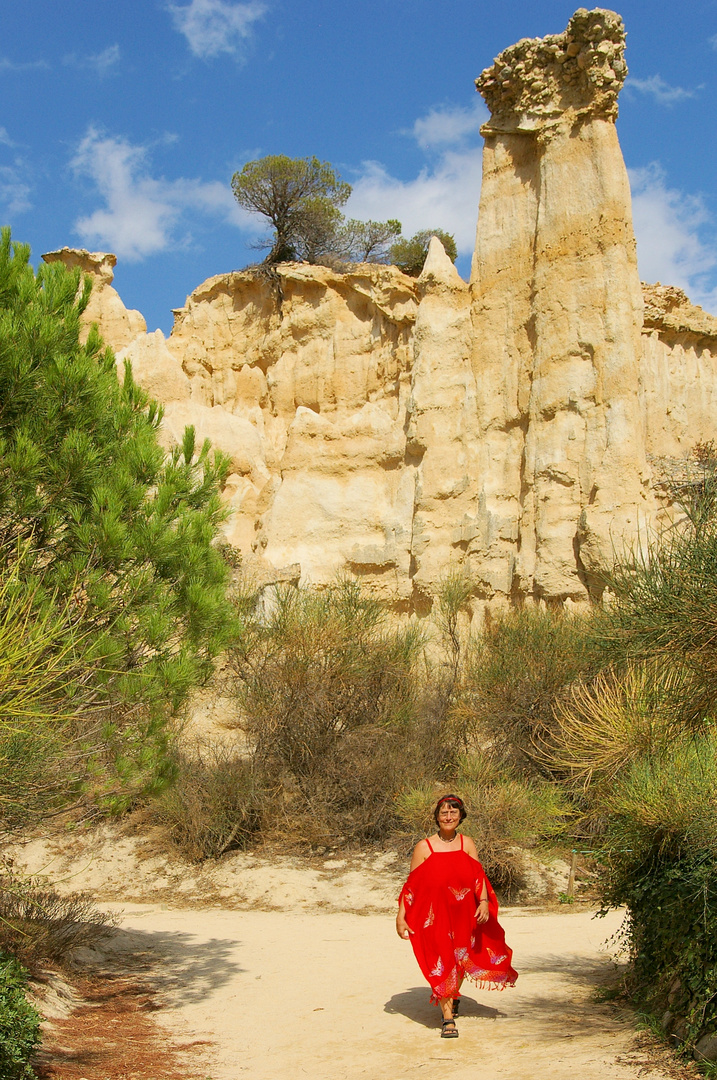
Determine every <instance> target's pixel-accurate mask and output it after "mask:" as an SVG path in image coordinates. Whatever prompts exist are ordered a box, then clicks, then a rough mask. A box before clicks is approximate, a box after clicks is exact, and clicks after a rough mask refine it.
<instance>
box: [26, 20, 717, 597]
mask: <svg viewBox="0 0 717 1080" xmlns="http://www.w3.org/2000/svg"><path fill="white" fill-rule="evenodd" d="M623 50H624V31H623V27H622V22H621V20H620V18H619V16H617V15H616V14H614V13H613V12H610V11H604V10H601V9H597V10H595V11H586V10H585V9H582V8H581V9H580V10H579V11H577V12H576V13H575V15H574V16H573V18H572V19H571V20H570V23H569V25H568V28H567V30H566V31H565V33H563V34H558V35H552V36H550V37H547V38H543V39H539V40H534V41H527V40H524V41H521V42H519V43H518V44H517V45H514V46H512V47H511V48H509V49H507V50H506V51H505V52H503V53H501V55H500V56H499V57H498V58H497V59H496V61H495V62H494V64H493V66H492V67H491V68H489V69H487V70H486V71H484V72H483V74H482V75H481V76H480V78H479V79H478V80H477V86H478V88H479V90H480V92H481V93H482V94H483V95H484V97H485V99H486V101H487V103H488V105H489V108H490V110H491V118H490V120H489V122H488V123H487V124H486V125H485V126H484V128H483V135H484V137H485V150H484V166H483V187H482V192H481V203H480V212H479V219H478V229H477V237H476V249H475V256H474V260H473V270H472V275H471V282H470V284H468V283H466V282H464V281H463V280H462V279H461V278H460V277H459V275H458V273H457V271H456V270H455V267H454V266H453V265H452V263H451V262H450V260H449V259H448V257H447V256H446V255H445V252H444V251H443V248H442V246H441V244H440V242H439V241H438V240H436V239H435V238H434V240H433V241H432V242H431V247H430V249H429V253H428V257H427V260H426V265H425V267H424V269H423V272H422V274H421V276H420V277H419V278H418V279H417V280H414V279H412V278H409V277H406V276H405V275H404V274H402V273H401V272H400V271H398V270H397V269H396V268H394V267H385V266H376V265H372V266H370V265H358V266H354V267H351V268H350V270H349V271H348V272H346V273H338V272H336V271H334V270H330V269H327V268H325V267H318V266H309V265H306V264H300V265H299V264H282V265H280V266H279V267H277V270H276V274H275V275H266V274H264V273H262V272H260V271H249V270H247V271H243V272H238V273H233V274H227V275H222V276H219V277H214V278H210V279H209V280H208V281H206V282H205V283H204V284H203V285H201V286H200V287H199V288H198V289H196V290H195V291H194V292H193V293H192V294H191V296H189V297H188V299H187V301H186V304H185V305H184V307H183V308H180V309H178V310H177V311H175V325H174V329H173V331H172V333H171V335H170V337H169V338H168V339H167V340H166V341H165V339H164V337H163V335H162V334H161V333H160V331H156V332H155V333H154V334H147V333H146V332H145V329H144V322H143V320H142V319H141V316H139V314H138V313H137V312H127V311H126V310H125V309H124V306H123V305H122V302H121V300H120V299H119V297H118V296H117V293H116V292H115V290H114V289H113V288H112V287H111V281H112V266H113V265H114V256H112V255H103V254H95V255H90V254H89V253H88V252H75V251H70V250H68V249H64V250H63V251H62V252H54V253H51V254H50V255H48V256H45V257H46V258H47V259H57V258H60V259H62V260H63V261H64V262H65V263H67V264H68V265H80V266H82V268H83V269H84V270H86V271H87V272H88V273H90V274H92V275H93V277H94V279H95V289H94V291H93V297H92V303H91V306H90V308H89V309H88V318H89V319H91V320H94V321H96V322H97V323H98V324H99V326H100V330H101V331H102V333H103V335H104V336H105V338H106V340H107V341H108V342H109V343H110V344H111V345H113V346H114V347H115V349H116V350H117V355H118V362H121V361H123V360H125V359H128V360H130V361H131V363H132V367H133V370H134V372H135V376H136V377H137V379H138V381H139V382H140V383H141V384H142V385H143V386H145V387H146V388H147V390H148V391H149V392H150V393H151V394H152V395H153V396H156V397H157V398H158V399H159V400H160V401H162V402H163V403H164V405H165V421H164V430H165V437H166V439H167V441H168V442H170V441H172V440H176V439H178V438H179V437H180V436H181V433H182V429H183V427H184V425H185V424H188V423H192V424H194V425H195V427H196V429H197V433H198V435H199V436H200V437H201V438H203V437H209V438H210V439H212V441H213V442H214V444H215V445H216V446H218V447H219V448H220V449H222V450H224V451H225V452H226V453H228V454H229V455H230V458H231V462H232V467H231V475H230V477H229V482H228V485H227V490H226V498H227V499H228V501H229V503H230V505H231V507H232V510H233V511H234V512H233V514H232V516H231V518H230V521H229V523H228V526H227V535H228V538H229V540H230V541H231V542H232V543H233V544H235V545H236V546H237V547H238V548H239V549H240V551H241V553H242V556H243V558H244V560H245V562H246V564H247V565H248V566H249V567H250V568H251V570H252V572H253V573H254V574H255V576H256V577H257V578H258V580H260V581H261V582H267V581H272V580H280V579H291V580H298V579H302V580H304V581H306V582H311V583H313V584H316V585H321V584H323V583H326V582H327V581H330V580H331V579H332V578H333V577H334V576H335V575H336V573H337V572H339V571H341V570H344V569H348V570H349V571H351V572H352V573H354V574H357V575H359V576H361V577H362V578H363V579H364V580H365V581H366V582H367V583H368V584H370V586H371V587H372V588H373V589H374V590H375V591H377V592H378V593H379V594H381V595H383V596H384V597H385V598H386V599H391V600H393V602H394V603H395V604H396V606H397V608H398V609H399V610H405V611H417V612H419V613H420V612H422V611H425V610H427V609H428V608H429V607H430V604H431V602H432V598H433V597H434V596H435V593H436V589H437V587H438V585H439V582H440V580H441V578H442V577H444V576H445V575H446V574H447V573H448V572H450V571H452V570H455V569H463V570H465V571H466V572H467V573H469V574H470V576H471V578H472V580H473V582H474V586H475V587H474V591H475V599H474V612H475V614H476V615H478V614H479V613H480V611H481V608H482V606H483V605H484V604H486V603H489V604H495V603H505V602H507V601H508V600H511V599H512V600H521V599H533V600H545V601H548V602H568V603H570V602H576V603H578V602H584V601H586V600H588V599H590V598H595V597H597V596H598V595H599V594H600V589H601V585H600V571H601V570H602V569H603V568H604V567H606V566H608V565H609V564H610V563H611V561H612V560H613V558H614V553H615V552H616V551H618V552H619V551H620V550H622V549H623V547H624V545H625V544H626V543H627V544H629V543H630V542H632V541H634V540H635V538H636V536H637V535H638V533H641V532H642V531H644V528H645V526H646V524H649V523H650V522H653V521H655V519H656V515H658V513H659V510H660V502H659V498H658V492H657V491H656V488H655V483H654V481H655V478H656V476H657V475H658V474H659V468H660V459H662V458H665V457H668V458H681V457H684V456H685V455H686V454H687V453H688V452H689V450H690V449H691V447H692V446H693V445H694V443H695V442H696V441H698V440H709V439H711V438H713V437H714V436H715V428H716V427H717V424H716V422H715V419H714V418H715V416H716V415H717V412H716V411H715V405H716V404H717V402H716V401H715V398H716V397H717V319H714V318H712V316H710V315H707V314H705V313H704V312H703V311H702V310H701V309H700V308H696V307H694V306H692V305H691V304H690V303H689V301H688V300H687V298H686V297H685V295H684V294H683V293H681V292H680V290H678V289H673V288H669V287H663V286H660V285H657V286H645V287H641V285H640V281H639V278H638V274H637V262H636V255H635V241H634V235H633V230H632V220H631V207H630V193H629V187H628V182H627V176H626V173H625V167H624V164H623V160H622V155H621V152H620V148H619V145H618V141H617V135H616V131H615V125H614V120H615V116H616V112H617V95H618V92H619V90H620V87H621V85H622V82H623V80H624V77H625V74H626V71H627V68H626V65H625V61H624V58H623Z"/></svg>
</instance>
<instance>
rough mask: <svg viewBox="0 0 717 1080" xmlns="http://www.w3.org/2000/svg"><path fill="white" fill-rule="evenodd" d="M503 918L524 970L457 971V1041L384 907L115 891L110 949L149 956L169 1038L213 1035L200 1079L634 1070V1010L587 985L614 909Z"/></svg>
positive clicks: (599, 978)
mask: <svg viewBox="0 0 717 1080" xmlns="http://www.w3.org/2000/svg"><path fill="white" fill-rule="evenodd" d="M503 921H504V925H505V928H506V933H507V937H508V941H509V943H510V944H511V946H512V947H513V949H514V962H515V964H516V967H517V969H518V971H519V972H520V978H519V981H518V984H517V986H516V987H515V988H513V989H512V990H511V989H508V990H505V991H503V992H502V993H498V992H490V991H484V992H481V991H479V990H477V989H475V988H474V987H472V986H466V996H465V998H464V1002H463V1008H462V1012H463V1015H462V1016H461V1017H460V1019H459V1030H460V1036H459V1038H458V1039H455V1040H451V1041H449V1040H442V1039H440V1038H439V1030H440V1027H439V1017H438V1010H437V1009H436V1008H435V1007H434V1006H431V1005H430V1004H429V1000H428V999H429V991H428V988H427V987H426V986H425V984H423V982H422V977H421V975H420V972H419V970H418V967H417V965H416V963H415V960H414V958H413V953H412V951H411V949H410V945H408V943H404V942H402V941H401V940H400V939H399V938H398V937H397V935H396V933H395V930H394V927H393V921H392V918H391V917H390V915H388V914H381V915H378V914H368V915H365V916H362V915H357V914H353V913H339V912H328V913H319V912H313V913H306V912H297V911H288V912H284V913H278V912H275V911H236V910H235V911H226V910H221V909H209V910H204V911H198V910H196V909H192V910H181V909H171V908H167V907H163V906H159V905H131V906H130V905H125V906H124V911H123V914H122V916H121V929H120V930H119V932H118V933H117V935H116V936H115V938H114V939H113V942H112V943H111V952H112V953H114V960H115V961H116V962H121V961H122V958H123V956H127V955H128V954H133V955H135V956H136V955H137V954H144V956H145V957H146V958H147V959H148V960H149V962H150V967H151V971H152V976H153V978H155V979H157V980H158V981H159V984H160V986H161V999H162V1001H163V1004H164V1008H163V1009H162V1010H161V1011H159V1012H157V1013H155V1014H154V1015H155V1018H156V1020H157V1021H158V1022H159V1024H160V1025H162V1026H164V1027H165V1028H166V1029H167V1032H168V1035H169V1036H170V1039H171V1040H172V1041H179V1042H182V1041H184V1042H185V1043H186V1042H187V1041H194V1040H210V1043H211V1045H210V1046H209V1047H208V1048H207V1049H206V1051H205V1052H204V1056H205V1060H206V1065H204V1064H203V1065H202V1067H201V1071H200V1072H197V1073H196V1076H197V1080H204V1078H205V1077H207V1078H211V1080H237V1078H240V1077H243V1076H247V1077H249V1076H251V1077H252V1078H253V1080H276V1078H277V1077H310V1078H311V1080H394V1078H395V1080H402V1078H404V1077H406V1078H408V1077H411V1078H413V1077H419V1078H420V1080H439V1078H440V1080H446V1078H447V1077H450V1080H468V1078H470V1080H476V1077H478V1076H479V1077H481V1078H482V1080H492V1078H494V1077H495V1078H498V1077H500V1078H510V1080H519V1078H520V1080H522V1078H528V1077H530V1078H534V1077H536V1078H543V1077H546V1078H547V1077H549V1078H550V1080H563V1078H564V1080H568V1078H570V1080H574V1078H576V1077H578V1078H581V1080H598V1078H600V1080H610V1078H616V1080H617V1078H621V1080H628V1078H629V1080H634V1078H636V1077H638V1076H644V1075H645V1074H646V1072H645V1061H644V1059H641V1058H640V1055H639V1054H638V1055H635V1054H633V1053H631V1049H632V1048H633V1046H634V1037H635V1029H634V1026H633V1025H632V1022H631V1019H630V1017H629V1015H621V1014H620V1013H619V1012H618V1011H617V1010H616V1009H615V1008H614V1007H613V1006H611V1005H606V1004H598V1003H596V1002H595V1000H594V993H595V989H596V987H597V986H599V985H600V984H601V983H603V982H605V980H606V979H609V977H610V973H611V972H612V970H613V964H612V962H611V959H610V956H609V953H608V952H607V951H606V949H605V947H604V942H605V939H606V937H608V936H609V935H611V934H613V933H614V932H615V931H616V930H617V929H618V926H619V924H620V921H621V919H620V916H619V915H618V914H617V913H613V914H611V915H610V916H608V917H607V918H606V919H594V918H593V917H592V912H590V911H587V910H580V911H575V910H569V911H566V912H565V913H563V912H558V913H549V914H545V913H539V912H535V911H529V910H525V909H517V908H513V909H508V910H506V911H505V913H504V916H503ZM194 1053H195V1055H196V1050H195V1051H194ZM193 1062H194V1066H193V1067H194V1069H196V1068H197V1059H196V1056H195V1057H194V1058H193ZM648 1069H649V1073H650V1075H651V1076H652V1077H653V1078H654V1080H658V1078H660V1077H664V1076H667V1075H670V1074H669V1073H667V1072H662V1071H661V1070H660V1068H659V1066H658V1067H657V1068H654V1067H652V1066H650V1067H648ZM204 1070H206V1071H204Z"/></svg>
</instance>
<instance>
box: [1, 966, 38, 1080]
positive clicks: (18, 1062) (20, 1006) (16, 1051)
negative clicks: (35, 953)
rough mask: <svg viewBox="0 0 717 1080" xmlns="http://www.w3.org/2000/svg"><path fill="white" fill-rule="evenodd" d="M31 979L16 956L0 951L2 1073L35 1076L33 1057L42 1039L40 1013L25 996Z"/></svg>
mask: <svg viewBox="0 0 717 1080" xmlns="http://www.w3.org/2000/svg"><path fill="white" fill-rule="evenodd" d="M26 985H27V979H26V975H25V972H24V970H23V968H22V967H20V965H19V964H18V962H17V961H16V960H14V959H13V958H12V957H9V956H4V955H3V954H2V953H1V952H0V1076H1V1077H2V1078H3V1080H34V1077H35V1073H34V1071H33V1069H32V1067H31V1065H30V1060H31V1058H32V1055H33V1053H34V1051H35V1048H36V1047H37V1046H38V1044H39V1042H40V1017H39V1016H38V1014H37V1012H36V1010H35V1009H33V1007H32V1005H30V1003H29V1002H28V1000H27V998H26V997H25V987H26Z"/></svg>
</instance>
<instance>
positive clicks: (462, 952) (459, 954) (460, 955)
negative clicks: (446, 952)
mask: <svg viewBox="0 0 717 1080" xmlns="http://www.w3.org/2000/svg"><path fill="white" fill-rule="evenodd" d="M453 955H454V956H455V958H456V960H465V958H466V957H467V956H468V949H467V948H465V947H462V948H460V949H454V950H453Z"/></svg>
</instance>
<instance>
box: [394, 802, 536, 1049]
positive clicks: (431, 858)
mask: <svg viewBox="0 0 717 1080" xmlns="http://www.w3.org/2000/svg"><path fill="white" fill-rule="evenodd" d="M433 816H434V818H435V821H436V825H437V826H438V832H437V833H436V835H435V836H431V837H429V838H428V839H427V840H421V841H420V842H419V843H418V844H416V847H415V848H414V851H413V857H412V858H411V871H410V873H409V875H408V879H407V880H406V884H405V885H404V886H403V888H402V889H401V895H400V896H399V898H398V915H397V917H396V930H397V931H398V936H399V937H400V938H404V939H405V940H407V941H408V940H410V942H411V945H412V946H413V951H414V953H415V955H416V960H418V964H419V967H420V968H421V971H422V972H423V974H424V976H425V977H426V979H427V980H428V982H429V983H430V985H431V989H432V991H433V994H432V995H431V1001H433V1002H435V1003H437V1004H438V1005H440V1007H441V1012H442V1013H443V1025H442V1028H441V1037H442V1038H444V1039H455V1038H457V1037H458V1029H457V1028H456V1023H455V1017H456V1015H457V1014H458V1004H459V1001H460V987H461V983H462V982H463V979H464V978H465V977H466V975H467V976H468V977H469V978H470V979H473V980H474V981H475V982H477V983H478V984H479V985H480V986H481V987H485V988H488V989H491V990H493V989H496V990H502V989H503V987H505V986H513V985H514V983H515V980H516V979H517V978H518V974H517V972H516V971H514V970H513V968H512V967H511V959H512V956H513V953H512V951H511V950H510V949H509V948H508V946H507V945H506V943H505V934H504V933H503V929H502V927H501V926H500V924H499V922H498V901H497V899H496V896H495V893H494V892H493V887H492V886H491V883H490V882H489V881H488V878H487V877H486V876H485V872H484V870H483V867H482V866H481V864H480V862H479V861H478V854H477V852H476V847H475V844H474V843H473V841H472V840H471V838H470V837H469V836H463V834H462V833H459V832H458V831H457V829H458V826H459V825H460V823H461V822H462V821H463V819H464V818H465V816H466V810H465V807H464V805H463V801H462V799H459V798H458V796H457V795H444V796H443V798H442V799H439V800H438V803H437V805H436V808H435V810H434V812H433Z"/></svg>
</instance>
